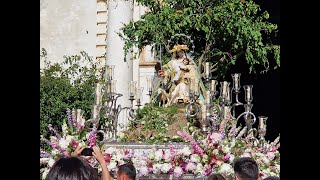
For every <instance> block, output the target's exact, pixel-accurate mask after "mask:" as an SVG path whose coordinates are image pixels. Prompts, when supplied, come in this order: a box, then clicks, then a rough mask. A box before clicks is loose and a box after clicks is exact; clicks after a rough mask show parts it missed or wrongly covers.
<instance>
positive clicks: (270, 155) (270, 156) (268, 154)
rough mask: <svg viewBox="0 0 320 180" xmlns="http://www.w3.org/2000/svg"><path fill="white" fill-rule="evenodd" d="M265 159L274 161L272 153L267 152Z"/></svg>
mask: <svg viewBox="0 0 320 180" xmlns="http://www.w3.org/2000/svg"><path fill="white" fill-rule="evenodd" d="M267 157H268V158H269V159H270V160H271V161H272V160H273V159H274V153H273V152H268V153H267Z"/></svg>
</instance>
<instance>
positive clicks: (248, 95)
mask: <svg viewBox="0 0 320 180" xmlns="http://www.w3.org/2000/svg"><path fill="white" fill-rule="evenodd" d="M250 99H251V89H250V87H248V88H247V100H248V101H250Z"/></svg>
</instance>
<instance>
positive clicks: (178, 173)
mask: <svg viewBox="0 0 320 180" xmlns="http://www.w3.org/2000/svg"><path fill="white" fill-rule="evenodd" d="M182 174H183V170H182V168H181V167H179V166H177V167H175V168H174V170H173V175H174V177H180V176H181V175H182Z"/></svg>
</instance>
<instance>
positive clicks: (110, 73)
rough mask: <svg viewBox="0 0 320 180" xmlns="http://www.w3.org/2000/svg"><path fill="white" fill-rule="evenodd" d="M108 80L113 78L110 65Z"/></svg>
mask: <svg viewBox="0 0 320 180" xmlns="http://www.w3.org/2000/svg"><path fill="white" fill-rule="evenodd" d="M107 73H108V80H112V66H108V72H107Z"/></svg>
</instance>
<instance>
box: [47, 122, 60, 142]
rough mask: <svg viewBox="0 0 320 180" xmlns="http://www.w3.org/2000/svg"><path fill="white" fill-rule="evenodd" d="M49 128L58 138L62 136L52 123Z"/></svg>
mask: <svg viewBox="0 0 320 180" xmlns="http://www.w3.org/2000/svg"><path fill="white" fill-rule="evenodd" d="M48 128H49V130H50V131H51V132H52V133H53V134H54V135H55V136H56V137H57V138H58V139H60V138H61V136H60V134H59V133H58V132H57V131H56V130H55V129H54V128H53V127H52V125H51V124H49V125H48Z"/></svg>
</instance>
